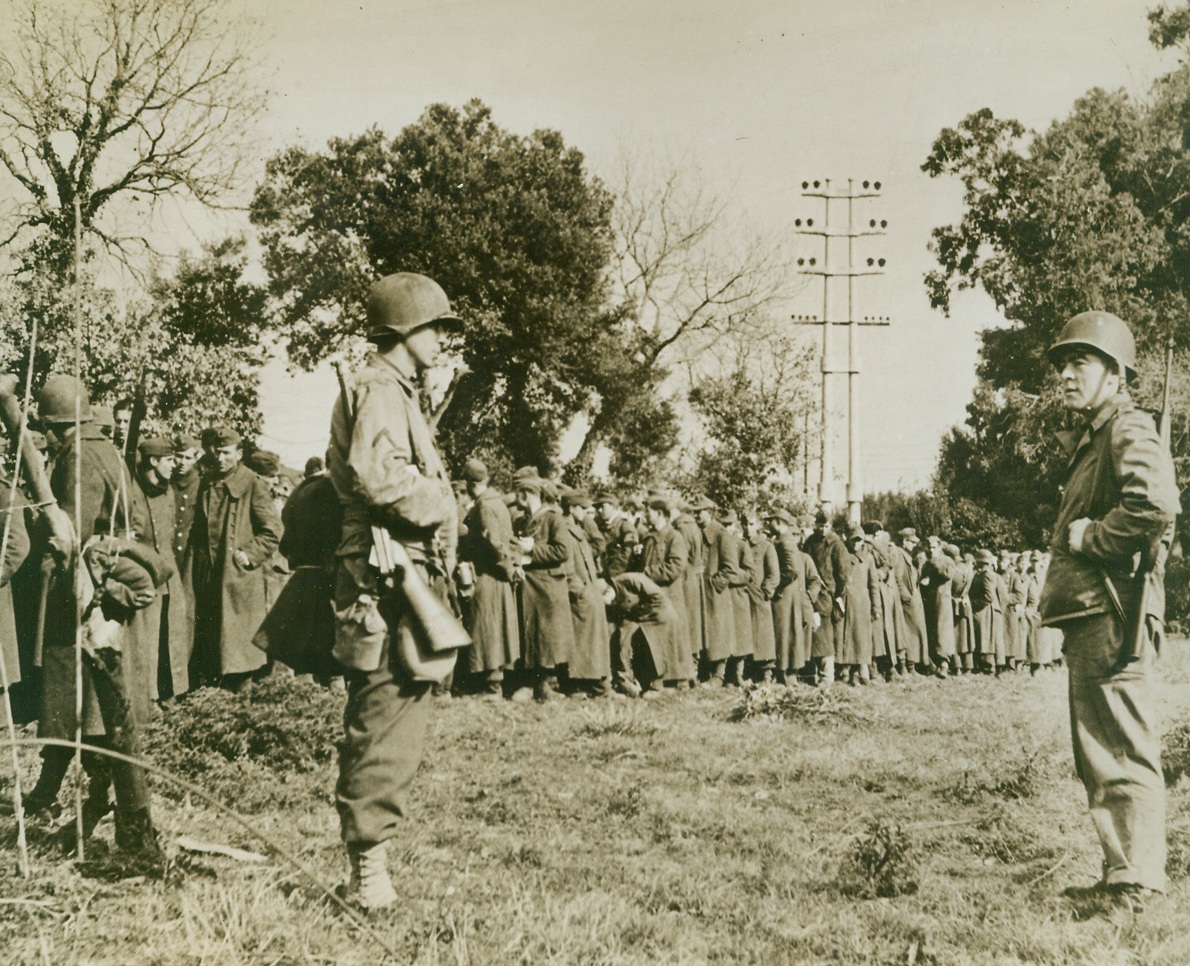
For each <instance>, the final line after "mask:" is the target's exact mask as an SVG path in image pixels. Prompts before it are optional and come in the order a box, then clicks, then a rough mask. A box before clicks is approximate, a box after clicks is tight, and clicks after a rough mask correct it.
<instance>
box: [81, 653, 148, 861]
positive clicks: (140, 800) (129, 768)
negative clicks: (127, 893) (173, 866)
mask: <svg viewBox="0 0 1190 966" xmlns="http://www.w3.org/2000/svg"><path fill="white" fill-rule="evenodd" d="M84 659H85V660H86V662H87V667H88V670H89V671H90V676H91V682H92V684H93V686H94V688H95V697H96V700H97V702H98V704H99V710H100V713H101V714H102V716H103V726H104V728H105V729H106V730H107V735H106V737H105V744H106V746H107V747H109V748H111V750H112V751H117V752H119V753H120V754H122V755H126V756H128V757H130V758H136V757H139V755H140V739H139V734H138V730H137V723H136V718H135V716H134V715H133V714H132V707H131V705H130V703H129V700H128V693H127V690H126V684H125V681H124V672H123V667H122V661H121V654H120V652H119V651H114V650H109V649H104V650H100V651H97V652H95V653H94V654H92V653H91V652H84ZM108 769H109V770H110V773H111V777H112V784H113V785H114V786H115V791H116V845H117V847H119V848H121V849H124V850H127V851H132V852H138V853H141V854H142V855H143V856H145V857H146V858H149V859H151V860H159V859H161V849H160V846H159V845H158V844H157V835H156V833H155V832H154V830H153V824H152V819H151V817H150V812H149V786H148V782H147V781H146V780H145V772H144V769H143V768H140V767H137V766H136V765H130V764H128V763H126V762H122V761H115V760H113V761H111V762H110V763H109V765H108ZM88 798H90V796H88Z"/></svg>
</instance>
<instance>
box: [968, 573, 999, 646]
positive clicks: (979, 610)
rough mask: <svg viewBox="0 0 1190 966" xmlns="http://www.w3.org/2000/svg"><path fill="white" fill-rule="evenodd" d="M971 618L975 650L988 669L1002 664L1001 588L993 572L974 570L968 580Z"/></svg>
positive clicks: (997, 576)
mask: <svg viewBox="0 0 1190 966" xmlns="http://www.w3.org/2000/svg"><path fill="white" fill-rule="evenodd" d="M970 596H971V619H972V624H973V625H974V627H975V649H976V651H977V652H978V654H979V657H980V660H981V661H982V662H983V663H984V664H986V665H987V666H988V667H995V666H999V665H1001V664H1003V663H1004V596H1005V595H1004V589H1003V581H1002V580H1001V579H1000V575H999V574H998V573H996V571H995V570H994V569H993V568H992V567H990V566H988V567H978V568H977V569H976V571H975V576H974V577H972V578H971V593H970Z"/></svg>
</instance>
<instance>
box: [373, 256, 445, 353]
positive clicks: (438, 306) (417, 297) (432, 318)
mask: <svg viewBox="0 0 1190 966" xmlns="http://www.w3.org/2000/svg"><path fill="white" fill-rule="evenodd" d="M432 322H437V323H438V324H440V325H442V326H443V327H445V328H450V329H454V330H455V331H462V328H463V323H462V321H461V320H460V319H459V317H458V316H456V315H455V314H454V313H453V312H452V311H451V310H450V300H449V299H448V298H447V297H446V293H445V292H444V291H442V286H441V285H439V284H438V283H437V282H435V281H434V280H433V279H432V278H427V277H426V276H425V275H417V274H415V273H413V272H397V273H396V274H395V275H386V276H385V277H384V278H382V279H380V281H378V282H376V283H374V284H373V285H372V287H371V288H370V289H369V290H368V338H369V339H370V340H373V339H377V338H380V337H383V336H386V335H390V334H392V333H396V334H397V335H402V336H404V335H408V334H409V333H410V332H412V331H414V330H415V329H420V328H421V327H422V326H423V325H429V324H430V323H432Z"/></svg>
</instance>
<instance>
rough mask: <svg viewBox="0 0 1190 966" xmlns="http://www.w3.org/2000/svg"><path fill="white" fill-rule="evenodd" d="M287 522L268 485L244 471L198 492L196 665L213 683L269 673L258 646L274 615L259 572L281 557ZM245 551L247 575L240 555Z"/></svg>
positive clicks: (208, 480) (193, 541) (212, 480)
mask: <svg viewBox="0 0 1190 966" xmlns="http://www.w3.org/2000/svg"><path fill="white" fill-rule="evenodd" d="M280 540H281V518H280V516H279V515H278V514H277V509H276V507H275V506H274V505H273V497H272V495H271V494H270V493H269V488H268V484H267V483H265V481H264V480H262V479H261V478H260V477H259V476H257V475H256V474H255V473H253V472H252V471H251V470H250V469H248V467H246V466H244V465H243V464H238V465H236V466H235V467H233V468H232V469H231V470H230V471H229V472H228V473H227V474H226V475H225V476H219V475H217V474H212V475H210V476H207V477H204V478H203V481H202V484H201V486H200V487H199V491H198V498H197V500H196V509H195V514H194V526H193V528H192V530H191V533H190V554H191V556H192V560H193V564H192V569H193V573H194V601H195V614H196V618H197V621H196V626H195V640H194V652H195V653H194V659H195V661H196V662H198V666H199V667H200V668H202V669H203V670H204V671H207V672H209V673H211V674H213V675H222V674H240V673H244V672H247V671H254V670H256V669H257V668H260V667H263V666H264V664H265V661H266V658H265V654H264V652H263V651H261V650H260V649H259V648H257V647H255V646H254V645H253V644H252V638H253V636H254V635H255V634H256V631H257V630H258V629H259V628H260V625H261V622H262V621H263V620H264V618H265V615H266V614H267V613H268V603H267V599H266V596H265V585H264V580H263V579H262V575H261V570H260V568H261V567H263V566H264V564H265V562H266V561H268V560H269V558H270V557H272V555H273V554H274V553H275V552H276V550H277V547H278V545H279V543H280ZM237 550H242V551H244V553H245V554H246V555H247V557H248V567H246V568H245V567H241V566H240V564H239V563H238V562H236V559H235V552H236V551H237Z"/></svg>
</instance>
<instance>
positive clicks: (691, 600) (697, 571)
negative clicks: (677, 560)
mask: <svg viewBox="0 0 1190 966" xmlns="http://www.w3.org/2000/svg"><path fill="white" fill-rule="evenodd" d="M673 527H674V529H675V530H677V531H678V533H680V534H681V535H682V540H683V541H685V543H686V569H685V570H684V571H683V573H682V593H683V596H684V598H685V610H684V611H683V614H682V617H683V624H684V625H685V631H686V644H687V649H688V650H689V652H690V656H691V663H692V664H693V663H696V662H697V660H698V653H699V651H701V650H702V615H703V600H702V596H703V541H702V530H700V529H699V527H698V523H697V522H695V520H694V517H692V516H690V514H689V513H680V514H678V516H677V517H675V518H674V522H673Z"/></svg>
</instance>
